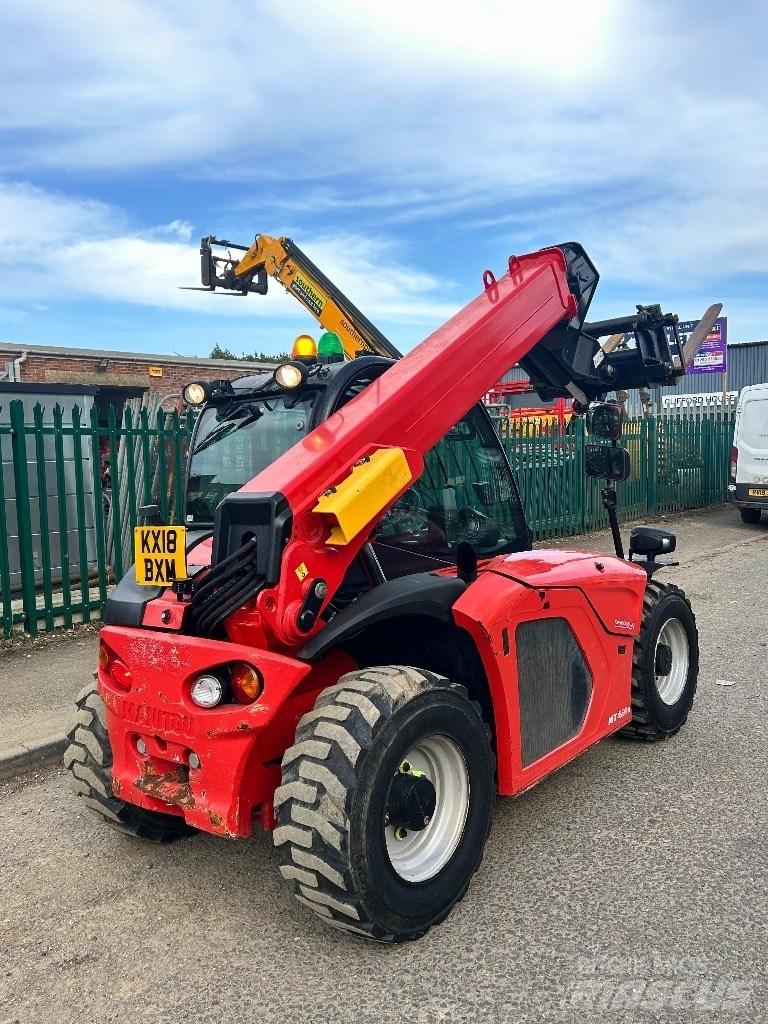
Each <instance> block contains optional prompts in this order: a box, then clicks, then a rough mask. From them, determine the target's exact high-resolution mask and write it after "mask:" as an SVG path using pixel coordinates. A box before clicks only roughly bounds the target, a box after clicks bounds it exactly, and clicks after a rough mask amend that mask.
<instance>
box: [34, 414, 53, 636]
mask: <svg viewBox="0 0 768 1024" xmlns="http://www.w3.org/2000/svg"><path fill="white" fill-rule="evenodd" d="M43 412H44V410H43V407H42V405H41V404H40V403H39V402H36V403H35V408H34V409H33V410H32V415H33V417H34V423H35V461H36V463H37V503H38V506H39V508H40V567H41V569H42V577H43V603H44V605H45V628H46V629H48V630H50V629H53V579H52V575H51V533H50V529H49V523H48V481H47V480H46V478H45V425H44V423H43Z"/></svg>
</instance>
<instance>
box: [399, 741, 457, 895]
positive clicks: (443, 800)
mask: <svg viewBox="0 0 768 1024" xmlns="http://www.w3.org/2000/svg"><path fill="white" fill-rule="evenodd" d="M403 760H404V761H407V762H408V763H409V764H410V766H411V768H412V769H413V770H414V771H419V772H423V773H424V774H425V775H426V777H427V778H428V779H429V781H430V782H431V783H432V785H433V786H434V787H435V813H434V814H433V815H432V818H431V819H430V822H429V824H428V825H427V826H426V827H425V828H423V829H422V830H421V831H420V832H408V833H407V835H406V836H405V837H404V838H403V839H396V838H395V829H394V827H393V826H392V825H389V824H386V823H385V827H384V838H385V840H386V844H387V854H388V855H389V861H390V863H391V865H392V867H393V868H394V869H395V871H396V872H397V874H398V875H399V876H400V877H401V878H402V879H404V880H405V881H406V882H426V881H427V880H428V879H430V878H434V876H435V875H436V874H437V873H438V872H439V871H441V870H442V869H443V868H444V867H445V865H446V864H447V863H448V861H449V860H450V859H451V857H452V856H453V854H454V853H455V851H456V847H457V846H458V845H459V841H460V840H461V837H462V835H463V833H464V825H465V824H466V821H467V812H468V811H469V772H468V771H467V765H466V762H465V760H464V755H463V754H462V752H461V748H460V747H459V745H458V744H457V743H455V742H454V741H453V740H451V739H449V738H448V737H447V736H429V737H427V738H426V739H423V740H419V742H418V743H417V744H416V745H415V746H414V747H412V748H411V750H409V751H408V753H407V754H406V755H405V757H404V758H403Z"/></svg>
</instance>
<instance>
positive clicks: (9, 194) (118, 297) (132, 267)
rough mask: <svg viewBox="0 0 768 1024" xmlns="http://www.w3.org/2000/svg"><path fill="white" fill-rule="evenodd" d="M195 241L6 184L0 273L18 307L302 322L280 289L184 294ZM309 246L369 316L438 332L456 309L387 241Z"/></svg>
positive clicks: (178, 224) (100, 208)
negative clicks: (92, 306)
mask: <svg viewBox="0 0 768 1024" xmlns="http://www.w3.org/2000/svg"><path fill="white" fill-rule="evenodd" d="M116 227H119V228H122V230H120V231H116V230H115V229H116ZM192 232H193V227H192V225H191V224H189V223H187V222H185V221H179V220H175V221H171V222H170V223H169V224H165V225H161V226H159V227H154V228H149V229H146V230H143V231H134V232H129V231H127V230H126V218H125V217H124V216H123V215H121V214H120V213H119V212H116V211H115V210H113V209H112V208H111V207H109V206H107V205H105V204H102V203H92V202H87V201H81V200H77V199H68V198H66V197H64V196H61V195H56V194H51V193H47V192H45V191H44V190H42V189H40V188H33V187H30V186H28V185H25V184H10V185H3V184H2V183H0V274H1V275H2V279H3V282H4V287H5V288H6V290H7V291H8V292H9V293H12V294H13V295H14V296H15V297H16V298H20V299H26V300H29V301H31V300H33V299H35V298H37V297H39V296H40V295H45V296H48V297H50V298H58V299H62V298H63V299H74V298H78V297H88V298H92V299H97V300H102V301H106V302H126V303H133V304H138V305H143V306H152V307H158V308H165V309H179V310H186V311H192V312H195V313H205V314H208V315H210V316H226V317H232V316H236V317H293V318H295V317H296V314H297V312H298V311H299V309H300V307H299V306H298V305H297V303H296V302H295V300H294V299H292V298H290V297H289V296H288V295H286V294H285V293H284V291H283V289H282V287H281V286H280V285H279V284H278V283H277V282H273V283H272V287H271V288H270V291H269V293H268V294H267V295H266V296H256V295H252V296H249V297H248V298H245V299H241V298H239V297H236V296H232V295H229V294H226V293H219V294H216V295H214V296H211V295H209V294H204V293H198V292H189V291H183V290H180V288H179V285H182V284H190V285H196V284H199V281H198V275H199V268H200V257H199V247H198V245H196V244H192V243H191V236H192ZM302 244H303V247H304V248H305V249H306V251H307V254H308V255H309V256H310V257H311V258H312V259H313V260H314V261H315V262H316V263H317V264H318V265H319V266H321V267H322V268H323V270H324V272H325V273H326V275H327V276H328V277H330V278H331V280H333V281H335V282H336V284H338V286H339V287H340V288H341V289H342V290H343V291H345V292H347V294H348V295H349V297H350V298H351V299H352V300H353V301H354V302H355V303H356V304H357V305H359V306H360V307H361V308H363V309H365V310H366V311H367V312H368V313H369V314H370V315H371V316H381V317H386V318H387V319H388V320H390V321H393V322H397V321H401V320H406V321H408V322H412V323H413V322H415V323H425V322H426V323H433V322H440V321H441V320H443V319H445V318H446V317H447V316H449V315H450V314H451V313H452V312H453V311H454V309H455V306H456V303H453V304H451V303H447V302H446V301H445V299H444V298H443V297H442V294H441V293H442V292H443V291H444V290H445V288H446V285H445V283H444V282H442V281H440V280H439V279H438V278H436V277H434V276H433V275H431V274H427V273H424V272H423V271H419V270H418V269H416V268H414V267H409V266H407V265H406V264H403V263H402V262H400V261H399V260H398V259H397V258H396V255H395V253H394V251H393V247H392V244H391V242H389V241H387V240H386V239H373V238H366V237H363V236H360V235H356V234H336V235H332V234H325V235H322V236H319V237H317V238H316V239H314V240H312V239H308V240H307V242H306V243H304V242H303V243H302ZM41 275H44V276H43V284H42V286H41Z"/></svg>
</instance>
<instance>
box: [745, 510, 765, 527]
mask: <svg viewBox="0 0 768 1024" xmlns="http://www.w3.org/2000/svg"><path fill="white" fill-rule="evenodd" d="M741 521H742V523H750V524H751V525H752V526H754V525H755V523H759V522H760V509H759V508H743V509H741Z"/></svg>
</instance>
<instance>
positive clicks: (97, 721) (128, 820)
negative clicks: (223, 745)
mask: <svg viewBox="0 0 768 1024" xmlns="http://www.w3.org/2000/svg"><path fill="white" fill-rule="evenodd" d="M67 738H68V739H69V746H68V747H67V749H66V750H65V751H64V767H65V768H66V769H67V770H68V771H69V773H70V775H71V781H72V788H73V789H74V791H75V793H77V795H78V796H79V797H80V799H81V800H82V801H83V803H84V804H86V806H87V807H89V808H90V810H92V811H93V812H94V813H96V814H98V815H99V817H100V818H101V819H102V820H103V821H104V822H105V824H107V825H109V826H110V828H114V829H116V830H117V831H118V832H124V833H125V834H126V835H130V836H135V837H136V838H138V839H147V840H149V841H150V842H154V843H168V842H172V841H173V840H174V839H182V838H183V837H184V836H188V835H193V834H194V833H195V829H193V828H190V826H189V825H187V823H186V822H185V821H184V819H183V818H179V817H177V816H176V815H174V814H159V813H156V812H155V811H145V810H144V809H143V808H142V807H136V806H135V805H133V804H128V803H126V802H125V801H124V800H118V798H117V797H116V796H115V795H114V793H113V792H112V748H111V747H110V745H109V736H108V735H107V720H106V709H105V707H104V701H103V700H102V699H101V697H100V696H99V693H98V690H97V688H96V683H95V682H94V683H90V684H89V685H88V686H86V687H85V689H84V690H82V691H81V692H80V693H79V694H78V696H77V704H76V706H75V711H74V715H73V718H72V721H71V724H70V727H69V729H68V731H67Z"/></svg>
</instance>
